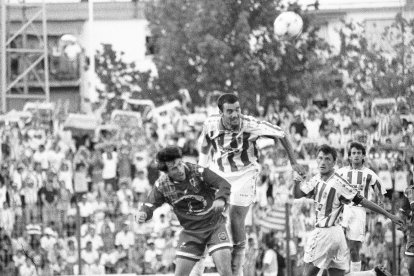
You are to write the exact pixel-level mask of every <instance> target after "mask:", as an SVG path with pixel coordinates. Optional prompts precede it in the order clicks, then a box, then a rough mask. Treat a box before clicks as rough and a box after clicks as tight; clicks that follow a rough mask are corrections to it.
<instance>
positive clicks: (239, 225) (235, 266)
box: [229, 205, 249, 276]
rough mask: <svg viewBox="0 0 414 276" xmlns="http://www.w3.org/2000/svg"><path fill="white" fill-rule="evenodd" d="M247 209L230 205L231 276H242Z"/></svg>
mask: <svg viewBox="0 0 414 276" xmlns="http://www.w3.org/2000/svg"><path fill="white" fill-rule="evenodd" d="M248 211H249V207H248V206H247V207H246V206H235V205H230V209H229V218H230V230H231V236H232V238H233V252H232V258H231V268H232V271H233V276H242V275H243V265H244V258H245V249H246V227H245V225H244V221H245V220H246V215H247V212H248Z"/></svg>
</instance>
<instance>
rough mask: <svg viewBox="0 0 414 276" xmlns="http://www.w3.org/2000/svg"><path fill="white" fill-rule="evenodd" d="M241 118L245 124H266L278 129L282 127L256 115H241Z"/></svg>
mask: <svg viewBox="0 0 414 276" xmlns="http://www.w3.org/2000/svg"><path fill="white" fill-rule="evenodd" d="M240 119H241V121H242V123H243V125H244V126H249V125H252V126H257V125H266V126H270V127H273V128H276V129H280V127H278V126H277V125H274V124H271V123H269V122H267V121H264V120H260V119H258V118H256V117H253V116H250V115H241V116H240Z"/></svg>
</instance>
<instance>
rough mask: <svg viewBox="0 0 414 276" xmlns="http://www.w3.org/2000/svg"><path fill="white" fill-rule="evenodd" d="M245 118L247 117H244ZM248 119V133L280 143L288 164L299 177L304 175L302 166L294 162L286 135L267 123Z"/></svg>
mask: <svg viewBox="0 0 414 276" xmlns="http://www.w3.org/2000/svg"><path fill="white" fill-rule="evenodd" d="M246 117H247V116H246ZM247 118H248V125H247V126H246V127H247V128H248V130H249V132H251V133H254V134H256V135H257V136H263V137H269V138H272V139H275V140H276V139H278V140H280V142H281V143H282V146H283V147H284V148H285V150H286V152H287V154H288V157H289V161H290V164H291V165H292V168H293V169H294V170H295V171H296V172H298V173H299V174H300V175H304V174H305V173H306V171H305V169H304V168H303V166H301V165H299V164H298V163H297V161H296V157H295V154H294V153H293V148H292V144H291V143H290V140H289V138H288V135H287V134H286V132H285V131H284V130H283V129H282V128H280V127H278V126H276V125H273V124H271V123H269V122H265V121H260V120H257V119H254V118H253V117H247Z"/></svg>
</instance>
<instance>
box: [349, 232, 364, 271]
mask: <svg viewBox="0 0 414 276" xmlns="http://www.w3.org/2000/svg"><path fill="white" fill-rule="evenodd" d="M361 246H362V242H360V241H351V240H348V247H349V254H350V256H351V267H350V271H351V272H358V271H361V257H360V255H359V252H360V250H361Z"/></svg>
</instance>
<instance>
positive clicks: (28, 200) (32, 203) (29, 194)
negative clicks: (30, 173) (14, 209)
mask: <svg viewBox="0 0 414 276" xmlns="http://www.w3.org/2000/svg"><path fill="white" fill-rule="evenodd" d="M34 184H35V183H34V180H33V179H32V178H26V180H25V182H24V184H23V188H22V189H21V190H20V195H21V197H22V203H23V209H24V217H25V224H26V225H27V224H31V223H36V222H37V219H38V205H37V203H38V194H37V192H38V189H37V188H36V187H35V185H34Z"/></svg>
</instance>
